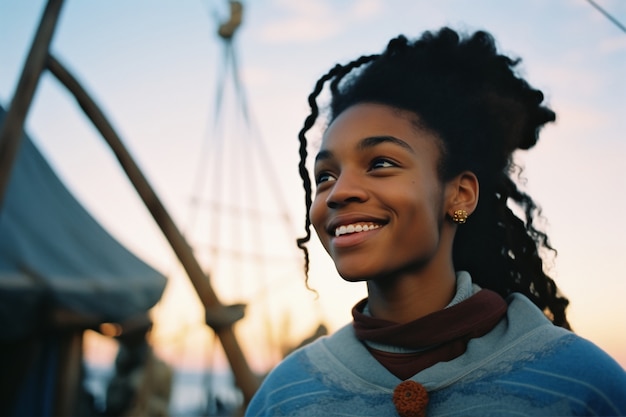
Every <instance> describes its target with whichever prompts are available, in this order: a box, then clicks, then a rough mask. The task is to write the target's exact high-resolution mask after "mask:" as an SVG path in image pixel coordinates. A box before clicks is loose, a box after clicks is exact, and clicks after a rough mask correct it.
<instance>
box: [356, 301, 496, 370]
mask: <svg viewBox="0 0 626 417" xmlns="http://www.w3.org/2000/svg"><path fill="white" fill-rule="evenodd" d="M366 303H367V299H364V300H361V301H359V302H358V303H357V304H356V305H355V306H354V308H353V309H352V317H354V322H353V326H354V330H355V333H356V337H357V339H359V340H361V341H370V342H374V343H381V344H385V345H392V346H398V347H402V348H406V349H420V350H422V349H423V350H422V351H420V352H415V353H390V352H384V351H381V350H378V349H374V348H371V347H369V346H368V347H367V348H368V350H369V351H370V352H371V354H372V355H373V356H374V357H375V358H376V359H377V360H378V361H379V362H380V363H381V364H382V365H383V366H384V367H385V368H387V369H388V370H389V371H390V372H391V373H393V374H394V375H396V376H397V377H398V378H400V379H407V378H410V377H411V376H413V375H415V374H416V373H418V372H420V371H422V370H424V369H426V368H428V367H430V366H432V365H434V364H436V363H437V362H446V361H450V360H452V359H454V358H456V357H458V356H460V355H462V354H463V353H464V352H465V349H466V348H467V343H468V342H469V340H470V339H473V338H476V337H481V336H484V335H485V334H487V333H489V331H490V330H491V329H493V328H494V327H495V325H496V324H497V323H498V322H499V321H500V319H501V318H502V317H503V316H504V314H505V313H506V309H507V304H506V302H505V301H504V300H503V299H502V297H500V296H499V295H498V294H497V293H495V292H493V291H490V290H480V291H479V292H477V293H476V294H474V295H473V296H471V297H470V298H468V299H466V300H464V301H461V302H460V303H458V304H455V305H453V306H451V307H448V308H445V309H443V310H439V311H436V312H434V313H431V314H429V315H427V316H424V317H422V318H419V319H417V320H414V321H412V322H409V323H405V324H399V323H394V322H392V321H388V320H382V319H377V318H375V317H371V316H368V315H365V314H363V309H364V307H365V304H366Z"/></svg>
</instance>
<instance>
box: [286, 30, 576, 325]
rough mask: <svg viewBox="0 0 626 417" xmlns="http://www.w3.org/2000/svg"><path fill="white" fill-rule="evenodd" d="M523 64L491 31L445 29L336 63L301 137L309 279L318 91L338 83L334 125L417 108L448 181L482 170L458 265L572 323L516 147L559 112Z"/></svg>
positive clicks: (526, 144) (486, 284)
mask: <svg viewBox="0 0 626 417" xmlns="http://www.w3.org/2000/svg"><path fill="white" fill-rule="evenodd" d="M518 63H519V60H513V59H511V58H509V57H507V56H504V55H501V54H499V53H498V52H497V50H496V46H495V41H494V39H493V37H492V36H491V35H490V34H489V33H487V32H484V31H478V32H475V33H474V34H472V35H471V36H465V37H461V35H459V34H458V33H457V32H455V31H454V30H452V29H450V28H443V29H441V30H439V31H438V32H426V33H424V35H423V36H422V37H421V38H420V39H418V40H416V41H414V42H410V41H409V40H408V39H407V38H406V37H404V36H398V37H397V38H395V39H392V40H391V41H390V42H389V44H388V45H387V48H386V49H385V51H384V52H383V53H382V54H379V55H368V56H363V57H360V58H358V59H356V60H355V61H352V62H350V63H348V64H346V65H336V66H335V67H334V68H332V69H331V70H330V71H329V72H328V73H327V74H325V75H324V76H322V77H321V78H320V79H319V80H318V82H317V84H316V86H315V89H314V90H313V92H312V93H311V94H310V95H309V104H310V107H311V113H310V115H309V116H308V117H307V118H306V121H305V123H304V126H303V128H302V129H301V131H300V132H299V134H298V138H299V140H300V165H299V170H300V176H301V178H302V180H303V186H304V190H305V205H306V210H307V216H306V222H305V231H306V235H305V237H303V238H301V239H298V242H297V243H298V247H300V248H301V249H302V250H303V251H304V253H305V273H306V274H307V285H308V269H309V255H308V250H307V248H306V246H305V244H306V243H307V242H308V241H309V240H310V238H311V221H310V219H309V216H308V212H309V209H310V207H311V203H312V189H311V180H310V175H309V172H308V170H307V168H306V165H305V162H306V158H307V150H306V149H307V143H308V142H307V139H306V133H307V132H308V131H309V130H310V129H311V128H312V127H313V125H314V124H315V122H316V120H317V118H318V116H319V114H320V109H319V105H318V103H317V98H318V96H319V94H320V93H321V91H322V90H323V88H324V86H325V84H326V83H327V82H329V83H330V92H331V102H330V108H329V122H332V121H333V120H334V119H335V118H336V117H337V116H338V115H339V114H341V113H342V112H343V111H344V110H346V109H347V108H348V107H350V106H353V105H355V104H357V103H363V102H372V103H379V104H384V105H389V106H392V107H394V108H398V109H402V110H408V111H410V112H412V113H414V114H415V115H416V118H415V123H416V124H418V125H419V126H420V127H421V128H425V129H428V130H429V131H431V132H434V133H435V134H436V136H437V137H439V138H440V140H441V143H440V144H439V145H440V148H441V151H442V152H441V153H442V155H441V160H440V161H439V175H440V179H441V180H442V181H446V180H449V179H451V178H453V177H455V176H456V175H458V174H459V173H461V172H463V171H471V172H473V173H474V174H475V175H476V176H477V178H478V181H479V183H480V188H481V193H480V194H481V195H480V198H479V201H478V205H477V207H476V210H475V212H474V213H473V214H472V216H470V218H469V219H468V221H467V223H466V224H465V225H463V227H459V228H458V230H457V233H456V236H455V240H454V247H453V262H454V266H455V269H457V270H466V271H468V272H469V273H470V274H471V275H472V278H473V279H474V280H475V282H476V283H477V284H478V285H480V286H482V287H483V288H488V289H491V290H493V291H496V292H497V293H499V294H500V295H501V296H502V297H507V296H508V295H510V294H511V293H513V292H519V293H522V294H524V295H526V296H527V297H528V298H529V299H530V300H532V302H533V303H534V304H535V305H537V306H538V307H539V308H540V309H542V310H543V311H544V312H545V313H546V315H547V316H548V317H549V318H550V319H551V320H552V321H553V323H554V324H556V325H559V326H563V327H567V328H569V324H568V322H567V318H566V314H565V309H566V307H567V305H568V303H569V302H568V300H567V299H566V298H564V297H563V296H561V295H560V293H559V291H558V288H557V286H556V284H555V282H554V280H553V279H551V278H550V277H549V276H548V275H547V274H546V272H545V271H544V268H543V261H542V257H541V255H542V251H543V250H547V251H551V252H554V253H556V251H555V250H554V249H553V248H552V246H551V245H550V243H549V239H548V236H547V235H546V233H545V232H543V231H541V230H540V229H539V228H538V227H537V226H536V225H535V223H536V219H537V218H538V217H539V216H540V214H541V213H540V209H539V207H538V206H537V205H536V204H535V202H534V201H533V199H532V198H531V197H530V196H529V195H527V194H526V193H524V192H523V191H521V190H520V189H519V188H518V186H517V185H516V184H515V182H514V181H513V179H512V178H511V176H512V175H513V173H514V171H515V170H516V169H517V168H518V167H516V166H515V164H514V163H513V161H512V154H513V152H514V151H515V150H517V149H530V148H532V147H533V146H534V145H535V144H536V142H537V139H538V134H539V131H540V129H541V128H542V127H543V126H544V125H545V124H546V123H548V122H552V121H554V120H555V118H556V116H555V113H554V112H553V111H552V110H550V109H549V108H547V107H546V106H544V105H542V104H541V103H542V102H543V99H544V97H543V94H542V93H541V91H539V90H536V89H533V88H532V87H531V86H530V85H529V84H528V83H527V82H526V81H525V80H524V79H522V78H520V77H519V76H518V75H517V74H516V72H515V67H516V66H517V65H518ZM514 210H515V211H517V212H519V213H522V217H521V218H520V217H518V215H516V214H515V211H514Z"/></svg>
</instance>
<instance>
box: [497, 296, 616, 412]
mask: <svg viewBox="0 0 626 417" xmlns="http://www.w3.org/2000/svg"><path fill="white" fill-rule="evenodd" d="M510 306H513V309H512V311H510V312H509V322H510V323H511V324H515V323H516V322H519V321H523V320H528V317H529V316H533V317H534V318H531V319H530V320H536V321H537V322H538V323H539V322H540V321H541V320H542V318H541V317H539V316H540V315H541V316H543V313H542V312H541V311H540V310H539V309H537V308H536V307H534V305H533V304H532V303H531V302H530V301H529V300H528V299H526V298H525V297H522V296H519V297H516V299H514V300H513V301H512V302H511V304H510ZM533 309H534V311H533ZM512 315H516V316H517V317H513V316H512ZM536 329H537V331H536V332H529V333H527V334H528V335H530V336H532V337H527V338H524V337H521V338H520V339H519V340H523V343H521V344H520V346H519V347H520V349H519V351H518V353H519V354H520V356H518V360H519V362H518V364H517V366H514V367H513V369H511V372H509V373H508V374H507V376H506V377H503V379H502V380H507V381H508V383H509V384H511V386H515V385H516V384H518V385H517V386H519V387H522V386H524V387H527V389H528V390H529V391H534V392H537V393H539V392H541V393H542V395H543V396H545V397H546V398H556V397H560V398H562V399H563V401H565V400H567V401H568V403H569V404H570V405H571V407H572V409H575V408H576V407H578V410H579V411H580V412H584V413H592V414H594V413H595V414H596V415H624V414H626V371H624V369H623V368H622V367H621V366H620V365H619V364H618V363H617V362H616V361H615V360H614V359H613V358H612V357H611V356H610V355H608V354H607V353H606V352H604V351H603V350H602V349H600V348H599V347H598V346H597V345H595V344H594V343H592V342H591V341H589V340H587V339H585V338H583V337H581V336H579V335H576V334H575V333H572V332H570V331H568V330H565V329H563V328H560V327H557V326H554V325H552V324H551V323H549V322H548V325H539V326H537V327H536ZM524 339H525V340H524ZM523 346H525V348H524V347H523ZM576 404H578V406H576Z"/></svg>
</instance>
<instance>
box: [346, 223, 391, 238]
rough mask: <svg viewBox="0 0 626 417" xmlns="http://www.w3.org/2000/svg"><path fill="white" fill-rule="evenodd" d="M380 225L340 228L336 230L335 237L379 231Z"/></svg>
mask: <svg viewBox="0 0 626 417" xmlns="http://www.w3.org/2000/svg"><path fill="white" fill-rule="evenodd" d="M379 227H380V225H379V224H361V223H357V224H349V225H347V226H339V227H338V228H336V229H335V236H341V235H345V234H348V233H359V232H367V231H368V230H374V229H378V228H379Z"/></svg>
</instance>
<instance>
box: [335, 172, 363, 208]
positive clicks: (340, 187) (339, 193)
mask: <svg viewBox="0 0 626 417" xmlns="http://www.w3.org/2000/svg"><path fill="white" fill-rule="evenodd" d="M367 198H368V193H367V190H366V188H365V184H364V182H363V179H362V178H359V176H358V175H355V174H353V173H342V174H341V175H339V177H338V178H337V179H336V180H335V183H334V184H333V187H332V189H331V190H330V192H329V193H328V196H327V197H326V205H327V206H328V207H329V208H332V209H334V208H339V207H343V206H345V205H346V204H349V203H362V202H364V201H366V200H367Z"/></svg>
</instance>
